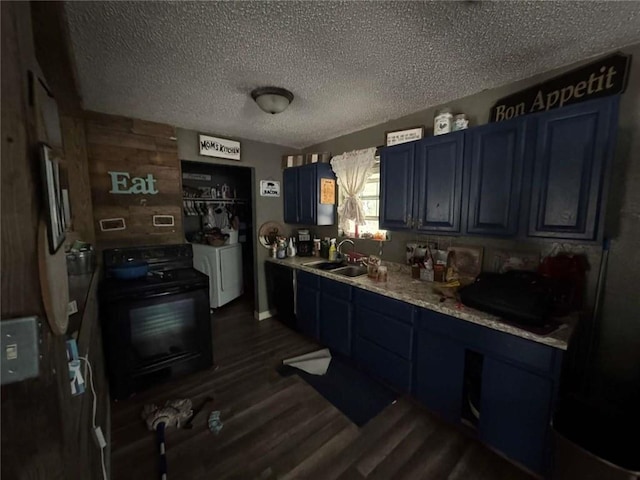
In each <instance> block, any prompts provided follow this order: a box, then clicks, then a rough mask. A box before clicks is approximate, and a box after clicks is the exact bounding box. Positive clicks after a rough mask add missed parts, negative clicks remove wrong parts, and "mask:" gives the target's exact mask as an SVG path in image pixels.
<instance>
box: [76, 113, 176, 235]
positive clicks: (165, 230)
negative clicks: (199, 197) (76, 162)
mask: <svg viewBox="0 0 640 480" xmlns="http://www.w3.org/2000/svg"><path fill="white" fill-rule="evenodd" d="M85 130H86V135H87V152H88V164H89V177H90V183H91V195H92V200H93V217H94V227H95V232H96V239H97V242H98V246H99V247H102V248H112V247H121V246H132V245H153V244H169V243H183V242H184V234H183V229H182V176H181V170H180V160H179V159H178V147H177V143H176V133H175V129H174V128H173V127H171V126H169V125H164V124H160V123H153V122H147V121H143V120H136V119H131V118H125V117H119V116H114V115H105V114H101V113H95V112H87V113H86V114H85ZM109 172H127V173H129V174H130V176H131V177H146V176H147V175H148V174H152V175H153V177H154V178H155V180H156V183H155V188H156V189H157V190H158V193H157V194H155V195H143V194H131V195H123V194H113V193H109V191H110V190H111V177H110V175H109ZM153 215H173V216H174V219H175V225H174V226H173V227H154V226H153V221H152V219H153ZM106 218H124V219H125V222H126V226H127V228H126V230H118V231H112V232H103V231H101V229H100V224H99V221H100V219H106Z"/></svg>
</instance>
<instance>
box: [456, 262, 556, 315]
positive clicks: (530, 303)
mask: <svg viewBox="0 0 640 480" xmlns="http://www.w3.org/2000/svg"><path fill="white" fill-rule="evenodd" d="M458 293H459V294H460V300H461V301H462V303H463V304H464V305H467V306H468V307H471V308H475V309H477V310H481V311H483V312H487V313H491V314H493V315H498V316H500V317H502V318H504V319H506V320H510V321H512V322H515V323H518V324H522V325H526V326H532V327H542V326H545V325H546V324H547V321H548V320H549V317H550V316H551V313H552V311H553V298H554V295H553V291H552V289H551V287H550V285H549V282H548V281H547V280H546V279H545V278H544V277H543V276H542V275H539V274H537V273H534V272H528V271H520V270H512V271H509V272H505V273H481V274H480V275H478V277H477V278H476V281H475V282H474V283H472V284H471V285H467V286H466V287H463V288H461V289H460V290H459V291H458Z"/></svg>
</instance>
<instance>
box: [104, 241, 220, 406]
mask: <svg viewBox="0 0 640 480" xmlns="http://www.w3.org/2000/svg"><path fill="white" fill-rule="evenodd" d="M103 258H104V267H105V268H104V269H105V272H106V273H105V278H104V279H103V281H102V283H101V285H100V319H101V324H102V331H103V342H104V349H105V354H106V360H107V371H108V376H109V385H110V391H111V396H112V398H113V399H124V398H127V397H129V396H130V395H131V394H133V393H135V392H138V391H140V390H142V389H144V388H146V387H148V386H151V385H154V384H157V383H160V382H162V381H164V380H167V379H169V378H175V377H179V376H182V375H185V374H187V373H191V372H194V371H197V370H201V369H204V368H207V367H210V366H211V365H213V347H212V338H211V318H210V314H209V293H208V292H209V277H207V276H206V275H204V274H203V273H201V272H199V271H197V270H195V269H194V268H193V252H192V248H191V245H190V244H181V245H162V246H150V247H132V248H117V249H111V250H105V251H104V252H103ZM132 259H133V260H144V261H146V262H147V263H148V264H149V273H148V274H147V275H146V276H145V277H142V278H136V279H128V280H121V279H117V278H113V277H112V276H111V275H110V274H109V271H110V268H111V267H114V266H118V265H121V264H123V263H126V262H127V261H130V260H132Z"/></svg>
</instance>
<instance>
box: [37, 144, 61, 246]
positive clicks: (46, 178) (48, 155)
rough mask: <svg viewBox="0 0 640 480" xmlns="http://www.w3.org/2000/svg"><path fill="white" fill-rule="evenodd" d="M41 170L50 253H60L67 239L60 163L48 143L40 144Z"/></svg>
mask: <svg viewBox="0 0 640 480" xmlns="http://www.w3.org/2000/svg"><path fill="white" fill-rule="evenodd" d="M39 153H40V168H41V171H42V175H41V176H42V187H43V191H44V196H45V205H46V210H47V219H46V220H47V232H48V238H49V253H50V254H51V255H53V254H54V253H56V252H57V251H58V249H59V248H60V246H61V245H62V243H63V242H64V239H65V232H66V227H67V226H66V222H65V211H64V203H63V197H62V187H61V185H60V162H59V161H58V160H56V159H54V158H53V150H52V148H51V147H50V146H49V145H47V144H46V143H44V142H42V143H40V152H39Z"/></svg>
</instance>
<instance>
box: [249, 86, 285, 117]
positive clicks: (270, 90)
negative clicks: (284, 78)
mask: <svg viewBox="0 0 640 480" xmlns="http://www.w3.org/2000/svg"><path fill="white" fill-rule="evenodd" d="M251 98H253V99H254V100H255V102H256V103H257V104H258V106H259V107H260V108H261V109H262V110H263V111H265V112H267V113H271V114H276V113H280V112H284V110H285V109H286V108H287V107H288V106H289V104H290V103H291V101H292V100H293V93H291V92H290V91H289V90H285V89H284V88H279V87H260V88H256V89H255V90H253V91H252V92H251Z"/></svg>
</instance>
